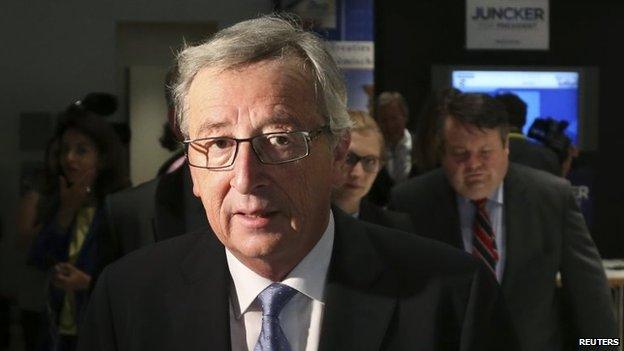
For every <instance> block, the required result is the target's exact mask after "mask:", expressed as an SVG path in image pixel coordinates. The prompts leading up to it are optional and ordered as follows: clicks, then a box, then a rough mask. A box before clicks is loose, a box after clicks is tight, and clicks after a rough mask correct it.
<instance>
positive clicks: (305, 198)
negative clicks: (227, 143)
mask: <svg viewBox="0 0 624 351" xmlns="http://www.w3.org/2000/svg"><path fill="white" fill-rule="evenodd" d="M301 67H302V64H301V63H300V62H298V61H295V60H282V61H280V60H272V61H263V62H260V63H256V64H253V65H250V66H247V67H244V68H239V69H230V70H225V71H223V70H220V69H218V68H204V69H202V70H200V71H199V73H198V74H197V75H196V77H195V78H194V80H193V82H192V84H191V87H190V89H189V93H188V96H187V100H186V105H187V107H188V110H187V118H188V122H189V123H188V125H189V138H190V139H195V138H202V137H212V136H227V137H233V138H239V139H241V138H249V137H253V136H256V135H258V134H263V133H271V132H284V131H302V130H303V131H311V130H316V129H317V128H319V127H320V126H322V125H324V124H325V122H324V118H323V117H321V115H320V114H319V113H318V111H317V107H316V105H315V93H314V88H313V85H312V84H311V81H312V79H311V77H309V75H308V73H302V72H301ZM347 143H348V140H347ZM309 145H310V154H309V156H307V157H305V158H303V159H301V160H298V161H294V162H291V163H285V164H279V165H266V164H262V163H260V161H259V160H258V157H257V156H256V154H255V153H254V151H253V149H252V147H251V144H250V143H249V142H243V143H241V144H239V146H238V154H237V155H236V159H235V161H234V165H232V166H231V167H229V168H227V169H225V170H207V169H202V168H196V167H191V175H192V178H193V192H194V193H195V195H196V196H198V197H200V198H201V200H202V203H203V205H204V208H205V210H206V215H207V217H208V221H209V222H210V225H211V227H212V229H213V230H214V232H215V233H216V235H217V237H218V238H219V240H220V241H221V242H222V243H223V245H225V247H227V248H228V249H229V250H230V251H231V252H232V253H233V254H234V255H235V256H236V257H237V258H238V259H239V260H241V261H242V262H243V263H244V264H246V265H247V266H249V267H252V266H254V265H256V266H257V265H264V266H266V265H269V266H271V267H272V266H275V265H284V264H286V265H288V264H289V263H291V262H293V261H294V262H298V260H300V259H302V258H303V257H304V256H305V255H306V254H307V253H308V252H309V250H311V249H312V247H313V246H314V245H315V244H316V242H317V241H318V240H319V238H320V237H321V235H322V234H323V231H324V229H325V228H326V226H327V223H328V215H329V205H330V191H331V185H332V182H333V181H334V180H336V179H337V178H338V177H339V173H338V172H339V170H340V168H341V167H340V165H341V162H342V160H343V159H344V154H345V152H346V148H347V146H348V144H345V143H344V142H343V143H339V144H338V146H337V147H336V149H335V150H333V151H332V149H331V147H330V141H329V136H328V135H327V134H322V135H321V136H319V137H317V138H316V139H314V140H312V141H311V142H310V144H309ZM291 268H292V267H291ZM252 269H253V268H252Z"/></svg>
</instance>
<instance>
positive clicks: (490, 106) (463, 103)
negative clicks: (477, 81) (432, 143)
mask: <svg viewBox="0 0 624 351" xmlns="http://www.w3.org/2000/svg"><path fill="white" fill-rule="evenodd" d="M447 118H454V119H455V120H457V121H458V122H460V123H462V124H470V125H473V126H475V127H477V128H479V129H498V130H499V132H500V135H501V140H502V141H503V143H505V141H506V139H507V134H508V133H509V122H508V116H507V111H506V110H505V106H504V105H503V104H502V103H501V102H500V101H497V100H496V99H494V98H493V97H491V96H490V95H487V94H479V93H461V94H451V95H450V96H448V97H447V98H446V99H444V100H443V101H442V106H441V108H440V118H439V119H438V124H437V134H438V138H439V140H440V141H444V133H443V131H444V123H445V122H446V119H447ZM441 144H442V145H441V146H444V145H443V144H444V143H441Z"/></svg>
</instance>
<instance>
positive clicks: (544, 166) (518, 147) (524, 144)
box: [509, 135, 561, 176]
mask: <svg viewBox="0 0 624 351" xmlns="http://www.w3.org/2000/svg"><path fill="white" fill-rule="evenodd" d="M509 161H511V162H515V163H519V164H523V165H525V166H529V167H531V168H535V169H540V170H542V171H546V172H548V173H550V174H552V175H555V176H561V164H560V163H559V158H558V157H557V154H555V152H554V151H552V150H551V149H549V148H547V147H545V146H543V145H539V144H536V143H533V142H531V141H530V140H529V139H527V138H526V137H525V136H524V135H518V136H517V137H514V136H513V135H510V137H509Z"/></svg>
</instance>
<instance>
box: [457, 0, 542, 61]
mask: <svg viewBox="0 0 624 351" xmlns="http://www.w3.org/2000/svg"><path fill="white" fill-rule="evenodd" d="M548 1H549V0H466V48H467V49H490V50H492V49H493V50H548V48H549V39H550V33H549V17H550V14H549V6H548Z"/></svg>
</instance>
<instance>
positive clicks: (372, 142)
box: [336, 130, 381, 201]
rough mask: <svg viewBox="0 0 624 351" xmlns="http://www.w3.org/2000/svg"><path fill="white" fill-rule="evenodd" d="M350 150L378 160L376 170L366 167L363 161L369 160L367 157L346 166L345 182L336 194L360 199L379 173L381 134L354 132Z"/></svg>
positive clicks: (364, 131) (367, 131) (365, 131)
mask: <svg viewBox="0 0 624 351" xmlns="http://www.w3.org/2000/svg"><path fill="white" fill-rule="evenodd" d="M349 152H352V153H354V154H356V155H358V156H360V157H368V156H372V157H373V158H375V159H376V160H377V167H376V168H375V171H374V172H369V171H366V170H365V169H364V168H365V166H364V164H363V163H364V162H367V160H366V159H362V160H360V161H359V162H358V163H357V164H355V165H354V166H345V172H346V175H345V178H346V179H345V182H344V184H343V185H342V186H340V187H339V188H338V189H336V196H337V197H340V198H348V199H357V200H358V201H359V200H361V199H362V198H363V197H364V195H366V194H368V192H369V191H370V188H371V187H372V186H373V182H375V178H377V174H378V173H379V169H380V166H379V162H380V159H381V139H380V135H379V134H378V133H377V132H374V131H370V130H363V131H354V132H352V133H351V144H349ZM371 161H372V160H371ZM369 167H370V166H369Z"/></svg>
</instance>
